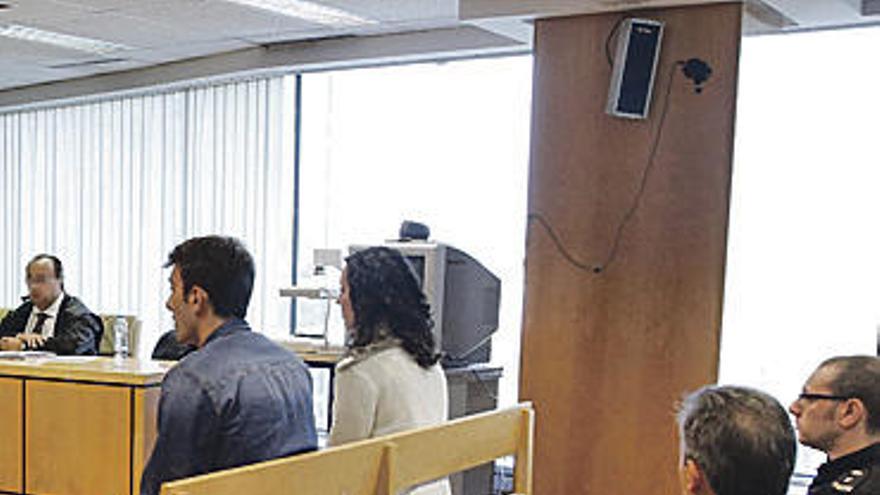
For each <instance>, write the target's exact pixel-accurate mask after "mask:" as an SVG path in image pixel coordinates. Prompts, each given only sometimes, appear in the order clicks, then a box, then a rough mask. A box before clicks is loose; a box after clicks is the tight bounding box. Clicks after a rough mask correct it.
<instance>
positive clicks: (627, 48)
mask: <svg viewBox="0 0 880 495" xmlns="http://www.w3.org/2000/svg"><path fill="white" fill-rule="evenodd" d="M662 38H663V23H662V22H659V21H653V20H650V19H634V18H631V19H626V20H624V21H623V23H622V24H621V25H620V29H619V34H618V37H617V49H616V51H615V57H614V68H613V71H612V73H611V88H610V89H609V91H608V107H607V109H606V111H607V112H608V113H609V114H611V115H615V116H618V117H626V118H631V119H644V118H645V117H647V116H648V110H649V109H650V107H651V93H652V91H653V88H654V76H655V74H656V72H657V60H658V59H659V58H660V41H661V39H662Z"/></svg>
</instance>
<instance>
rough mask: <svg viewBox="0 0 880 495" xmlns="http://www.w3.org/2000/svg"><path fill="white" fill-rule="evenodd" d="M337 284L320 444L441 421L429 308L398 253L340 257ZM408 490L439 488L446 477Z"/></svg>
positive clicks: (443, 408) (430, 494)
mask: <svg viewBox="0 0 880 495" xmlns="http://www.w3.org/2000/svg"><path fill="white" fill-rule="evenodd" d="M340 284H341V291H340V294H339V304H340V306H342V316H343V319H344V320H345V326H346V329H347V332H348V339H347V342H348V348H349V353H348V355H347V357H346V358H345V359H343V360H342V361H341V362H340V363H339V364H338V365H337V367H336V390H335V399H334V403H333V425H332V427H331V428H330V438H329V440H328V444H329V445H331V446H334V445H339V444H342V443H347V442H352V441H355V440H361V439H365V438H372V437H376V436H380V435H386V434H388V433H394V432H398V431H402V430H408V429H412V428H418V427H421V426H428V425H435V424H438V423H441V422H443V421H446V418H447V415H448V405H447V395H446V377H445V375H444V374H443V370H442V369H441V368H440V365H439V363H438V361H439V359H440V355H439V354H438V353H437V352H436V351H435V346H434V336H433V334H432V333H431V329H432V327H433V321H432V320H431V316H430V308H429V306H428V304H427V302H426V301H425V296H424V294H423V293H422V291H421V289H420V288H419V283H418V280H417V278H416V276H415V274H414V273H413V270H412V268H411V267H410V265H409V263H408V262H407V261H406V259H405V258H404V257H403V256H402V255H401V254H400V253H399V252H398V251H396V250H393V249H389V248H386V247H374V248H369V249H365V250H363V251H358V252H357V253H355V254H353V255H351V256H349V257H348V259H346V267H345V270H344V271H343V272H342V277H341V280H340ZM410 493H412V494H418V495H447V494H449V493H450V489H449V483H448V481H447V480H445V479H443V480H440V481H437V482H433V483H429V484H426V485H422V486H420V487H418V488H416V489H414V490H413V491H411V492H410Z"/></svg>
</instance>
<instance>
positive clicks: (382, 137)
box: [297, 57, 531, 403]
mask: <svg viewBox="0 0 880 495" xmlns="http://www.w3.org/2000/svg"><path fill="white" fill-rule="evenodd" d="M302 100H303V104H302V113H301V117H302V138H301V139H302V140H301V144H300V146H301V153H302V155H301V160H300V172H299V173H300V203H299V222H300V223H299V225H300V230H299V240H300V242H299V246H298V259H299V263H298V266H299V268H298V280H299V281H304V280H307V279H308V277H309V276H310V275H311V274H312V271H313V266H312V264H311V260H312V250H313V249H315V248H338V249H342V250H343V253H344V254H345V253H347V249H348V246H349V245H351V244H375V243H380V242H382V241H383V240H387V239H393V238H395V237H396V236H397V233H398V227H399V226H400V223H401V222H402V221H403V220H415V221H420V222H423V223H426V224H428V225H429V226H430V228H431V238H432V239H434V240H437V241H440V242H444V243H447V244H450V245H453V246H455V247H457V248H459V249H462V250H463V251H466V252H468V253H469V254H471V255H472V256H474V257H475V258H476V259H478V260H480V262H482V263H483V264H484V265H485V266H486V267H487V268H489V269H490V270H492V271H493V272H494V273H495V274H496V275H497V276H499V277H500V278H501V280H502V302H501V317H500V326H499V330H498V332H497V333H496V334H495V337H494V338H493V350H492V353H493V361H494V362H495V363H497V364H500V365H503V366H504V378H503V379H502V380H503V381H502V390H501V402H502V403H510V402H514V401H515V400H516V383H517V374H518V364H519V335H520V319H521V299H522V283H523V258H524V250H525V240H524V239H525V213H526V191H527V187H526V180H527V167H528V154H529V139H528V136H529V134H528V133H529V111H530V100H531V58H530V57H508V58H493V59H479V60H467V61H458V62H446V63H439V64H437V63H432V64H417V65H406V66H395V67H377V68H369V69H358V70H348V71H337V72H326V73H315V74H306V75H303V77H302ZM338 275H339V274H338V272H337V273H335V274H333V278H332V279H331V281H330V282H329V283H332V284H333V287H336V286H337V284H338ZM297 304H298V311H297V324H298V326H299V327H300V329H301V330H304V331H307V329H308V328H309V327H310V326H311V327H314V328H316V332H318V333H320V332H321V331H322V329H321V328H319V327H321V326H322V325H323V318H324V315H325V311H326V310H327V307H326V306H325V305H324V304H323V303H321V302H316V301H299V302H298V303H297ZM330 310H331V319H330V323H329V325H330V328H331V331H330V337H331V341H333V342H335V343H337V344H339V343H342V339H343V327H342V323H341V321H340V320H341V317H340V315H339V311H338V308H337V307H335V305H334V307H332V308H330Z"/></svg>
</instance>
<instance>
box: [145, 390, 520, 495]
mask: <svg viewBox="0 0 880 495" xmlns="http://www.w3.org/2000/svg"><path fill="white" fill-rule="evenodd" d="M534 421H535V420H534V410H533V409H532V406H531V404H528V403H524V404H520V405H518V406H516V407H513V408H510V409H504V410H501V411H493V412H488V413H482V414H476V415H473V416H467V417H464V418H460V419H456V420H454V421H450V422H448V423H445V424H442V425H438V426H431V427H426V428H419V429H416V430H411V431H406V432H401V433H395V434H392V435H387V436H383V437H377V438H373V439H369V440H364V441H361V442H354V443H351V444H347V445H342V446H339V447H334V448H330V449H326V450H322V451H319V452H312V453H309V454H302V455H298V456H292V457H286V458H283V459H276V460H272V461H267V462H261V463H258V464H252V465H249V466H242V467H239V468H234V469H228V470H225V471H219V472H216V473H210V474H205V475H201V476H194V477H192V478H186V479H182V480H177V481H172V482H168V483H164V484H163V485H162V491H161V495H209V494H210V495H238V494H241V493H247V494H248V495H279V494H290V495H294V494H295V495H326V494H330V493H345V494H348V495H374V494H380V495H396V494H398V493H400V492H402V491H403V490H406V489H408V488H410V487H413V486H416V485H419V484H422V483H426V482H428V481H432V480H436V479H440V478H443V477H444V476H448V475H449V474H452V473H455V472H459V471H463V470H465V469H469V468H471V467H474V466H478V465H480V464H484V463H486V462H490V461H492V460H494V459H497V458H499V457H504V456H508V455H513V456H515V460H516V464H515V468H514V479H513V482H514V486H513V489H514V492H515V493H517V494H525V495H531V493H532V442H533V438H534Z"/></svg>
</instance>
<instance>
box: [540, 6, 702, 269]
mask: <svg viewBox="0 0 880 495" xmlns="http://www.w3.org/2000/svg"><path fill="white" fill-rule="evenodd" d="M618 24H619V22H618ZM615 29H616V28H615ZM613 33H614V30H612V32H611V34H609V36H608V39H609V40H610V39H611V37H612V36H613ZM606 47H607V43H606ZM606 52H607V49H606ZM609 60H610V54H609ZM679 67H681V68H682V71H683V73H684V75H685V77H687V78H689V79H691V80H692V81H693V82H694V91H695V92H696V93H700V92H701V91H702V87H703V83H704V82H705V81H706V80H707V79H708V78H709V75H711V73H712V69H711V68H710V67H709V64H707V63H706V62H704V61H702V60H700V59H698V58H691V59H689V60H687V61H683V60H677V61H676V62H675V63H673V64H672V67H671V68H670V71H669V76H668V79H667V84H666V92H665V93H664V95H663V110H662V111H661V112H660V119H659V122H658V124H657V132H656V134H655V135H654V140H653V141H652V143H651V147H650V149H649V152H648V159H647V161H646V162H645V166H644V167H643V169H642V173H641V177H640V179H639V185H638V188H637V190H636V193H635V195H634V196H633V200H632V202H631V204H630V206H629V207H628V208H627V209H626V211H625V212H624V214H623V217H622V218H621V220H620V222H619V223H618V224H617V227H616V228H615V232H614V238H613V240H612V242H611V248H610V249H609V250H608V253H607V254H606V255H605V257H604V258H603V259H602V261H601V262H599V263H596V264H593V263H587V262H584V261H581V260H579V259H577V258H576V257H575V256H574V255H573V254H572V253H571V251H570V250H569V249H567V248H566V247H565V243H563V242H562V240H561V238H560V237H559V234H558V233H557V232H556V229H554V228H553V224H552V223H551V222H550V221H549V220H548V219H547V218H546V217H545V216H544V215H542V214H540V213H537V212H529V213H528V215H527V220H526V226H527V228H531V225H532V224H533V223H537V224H538V225H540V226H541V227H543V228H544V230H545V231H546V232H547V234H548V235H549V236H550V239H551V240H552V241H553V245H554V246H555V247H556V250H557V251H558V252H559V254H560V255H561V256H562V257H563V258H564V259H565V261H566V262H567V263H568V264H569V265H571V266H572V267H574V268H576V269H578V270H580V271H584V272H589V273H592V274H594V275H599V274H601V273H602V272H604V271H606V270H607V269H608V267H610V266H611V264H612V263H614V261H615V260H616V259H617V254H618V252H619V249H620V240H621V238H622V237H623V233H624V231H625V229H626V226H627V225H628V224H629V222H630V221H631V220H632V218H633V216H634V215H635V213H636V212H637V211H638V210H639V207H641V204H642V199H643V197H644V194H645V190H646V189H647V185H648V179H649V177H650V175H651V171H652V170H653V168H654V166H655V158H656V156H657V150H658V149H659V146H660V141H661V138H662V137H663V129H664V127H665V125H666V116H667V114H668V111H669V96H670V94H671V92H672V83H673V80H674V76H675V72H676V69H678V68H679Z"/></svg>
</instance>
